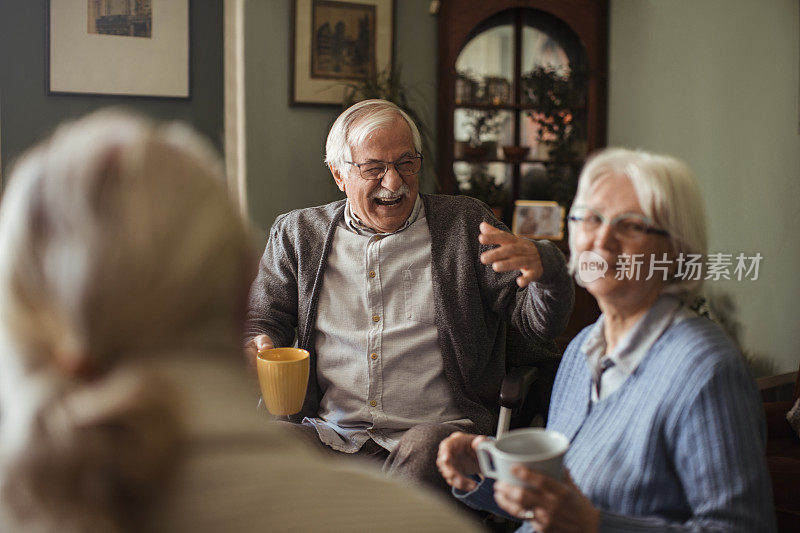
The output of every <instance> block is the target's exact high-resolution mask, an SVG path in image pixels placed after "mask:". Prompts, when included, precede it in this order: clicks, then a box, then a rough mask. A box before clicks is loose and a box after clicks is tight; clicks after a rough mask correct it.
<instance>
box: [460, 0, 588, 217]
mask: <svg viewBox="0 0 800 533" xmlns="http://www.w3.org/2000/svg"><path fill="white" fill-rule="evenodd" d="M585 57H586V53H585V50H584V49H583V46H582V44H581V41H580V39H579V38H578V36H577V35H575V33H574V32H573V31H572V30H571V29H570V28H569V27H568V26H567V25H566V24H564V23H563V22H562V21H561V20H559V19H558V18H556V17H554V16H552V15H550V14H547V13H545V12H543V11H539V10H536V9H530V8H515V9H509V10H506V11H503V12H500V13H497V14H495V15H494V16H492V17H490V18H488V19H486V20H484V21H482V22H481V23H480V24H478V25H477V26H476V27H475V29H474V30H473V31H472V32H471V33H470V34H469V36H468V38H467V40H466V42H465V43H464V45H463V47H462V48H461V49H460V51H459V52H458V55H457V57H456V59H455V83H454V88H453V95H452V98H453V100H452V101H453V103H454V105H453V107H452V128H453V129H452V131H453V143H452V152H451V153H450V154H448V155H451V156H452V171H453V174H454V175H455V179H456V182H457V185H458V190H459V192H462V193H465V194H469V195H473V196H476V197H478V198H480V199H481V200H483V201H484V202H486V203H488V204H489V205H490V206H493V207H494V208H496V212H497V213H498V214H501V215H502V218H503V219H505V220H506V222H507V223H508V222H509V221H510V220H509V219H510V216H511V210H512V208H513V205H514V201H515V200H517V199H534V200H553V201H557V202H559V203H561V204H569V202H570V201H571V198H572V195H574V176H572V173H573V172H575V173H576V172H577V168H579V167H580V164H581V162H582V160H583V158H584V157H585V147H586V136H585V109H586V102H585V99H586V98H585V97H586V92H587V91H586V85H587V79H586V77H585V70H586V68H585V63H586V59H585ZM565 207H568V205H565ZM501 210H502V213H501Z"/></svg>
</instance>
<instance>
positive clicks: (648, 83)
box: [608, 0, 800, 375]
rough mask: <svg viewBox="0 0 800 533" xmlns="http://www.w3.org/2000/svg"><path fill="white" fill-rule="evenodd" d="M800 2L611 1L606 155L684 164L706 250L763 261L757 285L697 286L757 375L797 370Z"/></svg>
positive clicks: (799, 340) (723, 283) (799, 357)
mask: <svg viewBox="0 0 800 533" xmlns="http://www.w3.org/2000/svg"><path fill="white" fill-rule="evenodd" d="M799 11H800V3H798V1H797V0H768V1H764V0H702V1H698V0H671V1H669V2H666V1H663V0H612V2H611V17H610V32H611V40H610V76H609V127H608V141H609V144H611V145H624V146H631V147H640V148H644V149H648V150H653V151H658V152H665V153H669V154H673V155H676V156H678V157H680V158H681V159H684V160H685V161H686V162H687V163H688V164H689V166H691V167H692V169H693V170H694V172H695V174H696V175H697V178H698V181H699V182H700V186H701V188H702V191H703V195H704V197H705V201H706V206H707V216H708V221H709V227H710V243H709V244H710V250H711V251H712V252H724V253H733V254H738V253H739V252H743V253H746V254H748V255H750V254H754V253H756V252H760V253H761V255H762V256H763V260H762V263H761V270H760V275H759V279H758V280H757V281H720V282H707V284H706V290H707V291H708V293H709V294H710V295H711V296H712V301H716V302H724V301H725V300H726V299H729V301H730V303H731V304H732V306H733V308H732V309H730V310H729V313H728V315H729V317H730V318H731V319H732V320H734V321H735V322H738V325H739V330H740V337H741V338H740V340H741V341H742V344H743V346H744V348H745V349H746V351H747V352H748V354H747V355H748V357H749V358H750V359H751V363H752V364H753V367H754V369H755V371H756V373H757V374H762V375H763V374H773V373H780V372H789V371H792V370H797V365H798V361H799V360H800V350H799V349H798V346H800V328H798V326H797V324H798V320H797V309H798V305H797V304H798V297H800V276H798V274H797V272H798V266H799V265H800V238H799V237H798V234H800V209H798V206H797V205H798V204H797V202H798V199H800V133H799V132H798V128H800V110H799V109H798V98H799V97H800V73H799V71H800V12H799Z"/></svg>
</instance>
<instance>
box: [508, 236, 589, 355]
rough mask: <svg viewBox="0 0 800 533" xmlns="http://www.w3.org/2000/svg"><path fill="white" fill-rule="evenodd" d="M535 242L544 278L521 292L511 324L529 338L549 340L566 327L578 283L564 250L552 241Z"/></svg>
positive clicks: (518, 295)
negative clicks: (570, 269) (568, 269)
mask: <svg viewBox="0 0 800 533" xmlns="http://www.w3.org/2000/svg"><path fill="white" fill-rule="evenodd" d="M534 244H535V245H536V249H537V250H538V251H539V257H540V258H541V261H542V277H541V278H540V279H539V280H538V281H535V282H533V283H531V284H529V285H528V287H527V288H526V289H525V290H522V291H519V292H518V294H517V298H516V306H515V308H514V314H513V318H512V324H514V326H515V327H516V328H517V329H518V330H519V331H521V332H522V333H523V334H526V335H527V336H528V337H536V338H539V339H542V340H546V341H547V340H552V339H554V338H556V337H557V336H558V335H559V334H561V332H563V331H564V329H565V328H566V327H567V322H568V321H569V317H570V315H571V313H572V306H573V305H574V303H575V286H574V283H573V281H572V277H571V276H570V275H569V272H568V271H567V262H566V259H565V258H564V254H562V253H561V250H559V249H558V248H557V247H556V245H555V244H553V243H552V242H550V241H534Z"/></svg>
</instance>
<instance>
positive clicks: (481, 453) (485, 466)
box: [476, 439, 497, 479]
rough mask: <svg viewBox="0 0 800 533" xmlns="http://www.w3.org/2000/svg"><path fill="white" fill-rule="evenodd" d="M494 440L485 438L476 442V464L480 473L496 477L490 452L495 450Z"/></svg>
mask: <svg viewBox="0 0 800 533" xmlns="http://www.w3.org/2000/svg"><path fill="white" fill-rule="evenodd" d="M495 449H496V448H495V446H494V440H488V439H487V440H485V441H483V442H480V443H478V449H477V450H476V453H477V455H478V465H479V466H480V468H481V473H483V475H484V476H486V477H491V478H495V479H496V478H497V469H496V468H495V467H494V458H493V456H492V452H494V451H495Z"/></svg>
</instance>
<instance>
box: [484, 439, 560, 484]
mask: <svg viewBox="0 0 800 533" xmlns="http://www.w3.org/2000/svg"><path fill="white" fill-rule="evenodd" d="M568 448H569V440H568V439H567V437H565V436H564V435H562V434H561V433H559V432H558V431H552V430H549V429H543V428H525V429H515V430H513V431H509V432H508V433H506V434H505V435H503V436H502V437H500V438H499V439H496V440H495V439H492V440H486V441H483V442H481V443H480V444H478V464H480V467H481V472H482V473H483V475H484V476H486V477H490V478H494V479H497V480H499V481H504V482H506V483H510V484H512V485H520V486H524V485H525V483H524V482H523V481H522V480H521V479H519V478H518V477H516V476H515V475H513V474H512V473H511V468H512V467H513V466H514V465H524V466H527V467H528V468H530V469H531V470H537V471H539V472H542V473H543V474H546V475H548V476H550V477H552V478H554V479H557V480H559V481H561V478H562V475H563V460H564V454H565V453H567V449H568Z"/></svg>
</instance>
